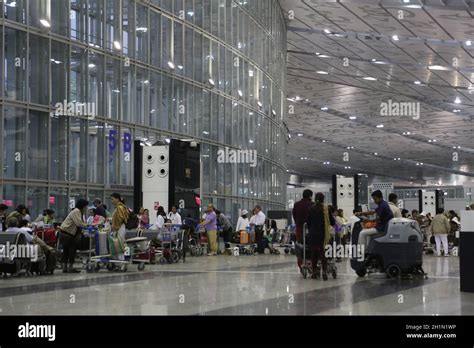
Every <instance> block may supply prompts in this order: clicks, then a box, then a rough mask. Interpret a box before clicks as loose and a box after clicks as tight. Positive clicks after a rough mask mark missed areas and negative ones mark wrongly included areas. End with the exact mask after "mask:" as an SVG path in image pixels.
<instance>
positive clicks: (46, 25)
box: [40, 19, 51, 28]
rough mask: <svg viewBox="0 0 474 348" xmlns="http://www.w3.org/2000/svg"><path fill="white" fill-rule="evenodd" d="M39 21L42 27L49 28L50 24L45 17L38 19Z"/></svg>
mask: <svg viewBox="0 0 474 348" xmlns="http://www.w3.org/2000/svg"><path fill="white" fill-rule="evenodd" d="M40 23H41V25H42V26H43V27H46V28H51V24H49V22H48V21H47V20H46V19H40Z"/></svg>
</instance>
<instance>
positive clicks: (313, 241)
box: [305, 192, 336, 280]
mask: <svg viewBox="0 0 474 348" xmlns="http://www.w3.org/2000/svg"><path fill="white" fill-rule="evenodd" d="M305 222H306V223H307V225H308V241H309V246H310V248H311V263H312V268H313V274H312V276H311V278H313V279H316V278H317V277H318V274H317V273H316V270H317V267H318V260H321V265H322V272H323V280H328V275H327V259H326V255H325V245H327V243H328V242H329V240H330V238H331V226H335V225H336V220H335V219H334V216H333V214H331V213H330V212H329V209H328V206H327V205H325V204H324V194H323V193H321V192H318V193H316V195H315V203H314V204H312V205H311V207H310V209H309V211H308V215H307V218H306V221H305Z"/></svg>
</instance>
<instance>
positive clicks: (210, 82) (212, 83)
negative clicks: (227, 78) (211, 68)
mask: <svg viewBox="0 0 474 348" xmlns="http://www.w3.org/2000/svg"><path fill="white" fill-rule="evenodd" d="M207 81H208V82H209V84H210V85H211V86H215V85H216V83H215V82H214V80H213V79H212V78H209V80H207Z"/></svg>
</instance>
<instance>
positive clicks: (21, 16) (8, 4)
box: [4, 0, 26, 24]
mask: <svg viewBox="0 0 474 348" xmlns="http://www.w3.org/2000/svg"><path fill="white" fill-rule="evenodd" d="M4 16H5V19H9V20H11V21H15V22H20V23H23V24H25V23H26V0H5V7H4Z"/></svg>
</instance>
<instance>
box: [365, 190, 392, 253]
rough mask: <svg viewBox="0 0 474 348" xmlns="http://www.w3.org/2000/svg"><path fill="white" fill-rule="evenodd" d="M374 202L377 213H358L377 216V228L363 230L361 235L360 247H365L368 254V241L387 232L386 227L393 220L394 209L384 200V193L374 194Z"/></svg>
mask: <svg viewBox="0 0 474 348" xmlns="http://www.w3.org/2000/svg"><path fill="white" fill-rule="evenodd" d="M371 196H372V200H373V201H374V203H375V204H377V208H376V209H375V211H366V212H363V213H358V215H364V216H367V215H373V214H377V226H376V227H375V228H367V229H363V230H362V231H360V233H359V242H358V244H359V245H363V246H364V247H365V249H364V250H365V252H366V253H367V249H368V244H367V239H368V237H369V236H373V235H374V234H377V233H381V232H383V231H384V230H385V226H387V224H388V222H389V221H390V220H391V219H393V213H392V209H390V207H389V205H388V203H387V202H386V201H384V200H383V195H382V191H380V190H377V191H374V192H373V193H372V195H371Z"/></svg>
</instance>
